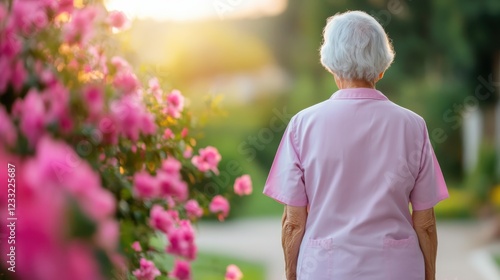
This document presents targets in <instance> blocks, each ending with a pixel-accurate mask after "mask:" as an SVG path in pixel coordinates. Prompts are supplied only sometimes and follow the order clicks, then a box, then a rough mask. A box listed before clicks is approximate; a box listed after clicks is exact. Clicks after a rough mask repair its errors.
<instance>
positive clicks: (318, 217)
mask: <svg viewBox="0 0 500 280" xmlns="http://www.w3.org/2000/svg"><path fill="white" fill-rule="evenodd" d="M264 194H266V195H267V196H269V197H272V198H274V199H276V200H277V201H279V202H281V203H284V204H287V205H291V206H308V207H309V215H308V217H307V224H306V231H305V234H304V238H303V240H302V244H301V246H300V252H299V258H298V267H297V276H298V278H297V279H299V280H332V279H333V280H357V279H360V280H379V279H380V280H391V279H394V280H422V279H424V278H425V277H424V261H423V256H422V252H421V250H420V248H419V244H418V239H417V236H416V233H415V231H414V229H413V227H412V219H411V213H410V207H409V204H411V205H412V208H413V209H414V210H424V209H428V208H432V207H433V206H434V205H436V204H437V203H438V202H439V201H441V200H443V199H445V198H447V197H448V191H447V188H446V184H445V181H444V178H443V175H442V173H441V169H440V167H439V164H438V162H437V160H436V156H435V155H434V151H433V149H432V146H431V143H430V140H429V136H428V133H427V128H426V125H425V121H424V120H423V119H422V117H420V116H419V115H417V114H415V113H413V112H412V111H410V110H407V109H405V108H402V107H400V106H398V105H396V104H394V103H392V102H391V101H389V100H388V99H387V97H386V96H385V95H383V94H382V93H381V92H379V91H377V90H375V89H368V88H355V89H342V90H339V91H337V92H336V93H335V94H334V95H333V96H332V97H331V98H330V99H329V100H326V101H324V102H321V103H319V104H316V105H314V106H312V107H309V108H307V109H305V110H303V111H301V112H299V113H298V114H297V115H295V116H294V117H293V118H292V119H291V121H290V123H289V124H288V127H287V129H286V131H285V133H284V135H283V139H282V140H281V144H280V146H279V148H278V151H277V153H276V157H275V159H274V162H273V165H272V168H271V171H270V173H269V177H268V179H267V182H266V185H265V188H264Z"/></svg>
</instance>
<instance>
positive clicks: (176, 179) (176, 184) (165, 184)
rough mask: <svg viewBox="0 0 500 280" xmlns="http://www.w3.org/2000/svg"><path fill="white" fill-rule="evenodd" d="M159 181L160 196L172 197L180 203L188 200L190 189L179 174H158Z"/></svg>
mask: <svg viewBox="0 0 500 280" xmlns="http://www.w3.org/2000/svg"><path fill="white" fill-rule="evenodd" d="M157 179H158V182H159V184H160V195H162V196H163V197H168V196H172V197H175V198H177V199H178V200H180V201H184V200H186V199H187V197H188V187H187V184H186V182H184V181H182V178H180V176H179V174H173V175H172V174H169V173H166V172H158V175H157Z"/></svg>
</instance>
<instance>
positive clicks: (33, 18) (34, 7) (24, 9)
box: [12, 1, 48, 34]
mask: <svg viewBox="0 0 500 280" xmlns="http://www.w3.org/2000/svg"><path fill="white" fill-rule="evenodd" d="M40 4H41V3H40V2H32V1H14V2H13V7H12V19H13V23H14V26H15V27H16V28H17V29H18V30H19V31H21V32H22V33H25V34H30V33H32V32H34V31H39V30H41V29H43V28H44V27H45V26H47V24H48V19H47V14H46V12H45V9H44V7H42V5H40Z"/></svg>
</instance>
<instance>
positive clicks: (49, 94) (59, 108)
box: [42, 82, 72, 133]
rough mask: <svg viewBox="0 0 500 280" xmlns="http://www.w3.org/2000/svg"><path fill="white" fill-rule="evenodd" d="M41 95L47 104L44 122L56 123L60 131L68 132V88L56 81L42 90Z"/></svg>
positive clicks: (69, 117) (69, 123)
mask: <svg viewBox="0 0 500 280" xmlns="http://www.w3.org/2000/svg"><path fill="white" fill-rule="evenodd" d="M42 97H43V99H44V101H45V103H46V104H47V105H48V106H47V107H48V109H47V115H46V123H57V124H58V125H59V128H60V129H61V130H62V132H65V133H67V132H69V131H70V130H71V128H72V119H71V116H70V114H69V108H68V105H69V92H68V89H67V88H66V87H64V86H63V85H62V84H61V83H58V82H56V83H54V84H53V85H51V86H50V87H48V88H46V89H45V90H44V91H43V93H42Z"/></svg>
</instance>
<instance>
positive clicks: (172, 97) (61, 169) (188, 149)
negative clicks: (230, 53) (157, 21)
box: [0, 0, 252, 280]
mask: <svg viewBox="0 0 500 280" xmlns="http://www.w3.org/2000/svg"><path fill="white" fill-rule="evenodd" d="M88 2H91V3H93V4H88ZM83 3H84V4H85V5H84V6H81V5H76V6H75V5H74V3H73V1H72V0H36V1H35V0H13V1H7V2H0V73H1V75H0V101H1V104H0V166H2V168H7V166H12V167H9V170H14V171H15V172H14V171H13V172H14V173H9V174H10V175H8V174H7V172H5V170H4V171H3V172H1V173H0V180H1V181H2V182H7V180H9V179H12V178H14V179H15V181H14V182H15V187H14V188H15V192H12V193H11V192H10V191H9V192H8V190H7V189H4V190H2V192H1V193H0V207H1V208H2V211H0V218H1V219H2V220H3V221H7V218H16V219H17V220H15V219H14V220H13V221H15V222H14V224H15V234H16V240H15V243H12V244H11V243H8V244H9V245H7V242H2V244H1V247H0V248H1V257H0V258H2V265H1V266H0V267H1V271H0V274H2V275H7V277H9V278H10V279H30V280H38V279H47V280H49V279H51V280H53V279H82V280H87V279H96V280H98V279H134V278H135V279H139V280H152V279H156V278H157V277H158V276H160V275H161V276H162V277H163V279H165V278H167V277H168V279H179V280H189V279H193V277H194V276H193V273H192V271H191V266H190V263H191V261H193V260H195V259H196V256H197V246H196V231H195V228H194V227H193V223H195V222H196V221H198V220H199V219H201V218H203V217H205V216H210V215H213V216H215V217H217V218H218V219H219V220H221V221H222V220H224V219H225V218H226V217H227V216H228V215H229V210H230V204H229V200H228V199H229V198H230V197H231V196H233V194H232V193H212V192H211V193H207V192H206V191H205V186H206V185H207V184H208V183H210V182H211V180H213V178H214V176H216V175H217V174H218V164H219V162H220V161H221V155H220V154H219V152H218V150H217V149H216V148H215V147H212V146H209V147H197V146H196V143H197V141H196V139H194V138H193V137H192V135H194V133H193V131H196V129H197V128H196V127H194V126H193V124H194V123H195V117H194V116H193V115H192V113H191V112H189V111H188V109H187V108H186V102H185V101H186V100H185V97H184V96H183V95H182V93H181V92H180V91H179V90H176V89H167V88H164V87H163V86H162V83H161V81H159V80H158V79H157V78H155V77H148V76H144V75H140V73H136V72H135V71H134V68H133V67H132V65H131V64H129V63H128V62H127V61H126V60H125V59H124V58H122V57H120V56H119V54H117V53H113V51H112V50H110V46H112V45H113V44H114V43H115V42H113V41H112V40H113V39H112V33H113V32H115V31H119V30H122V29H125V28H127V27H128V26H129V24H130V23H129V21H128V20H127V18H126V17H125V16H124V14H123V13H121V12H119V11H112V12H108V11H106V10H105V9H104V7H103V6H102V4H100V3H99V1H83ZM144 82H145V83H144ZM9 164H10V165H9ZM9 172H10V171H9ZM2 186H6V184H5V183H3V184H2ZM9 188H11V187H9ZM228 189H229V190H230V188H228ZM251 191H252V186H251V180H250V177H249V176H248V175H245V176H243V177H240V178H239V179H238V180H237V181H236V182H235V183H234V192H235V193H236V194H237V195H248V194H250V193H251ZM9 199H10V200H9ZM8 204H9V206H8ZM11 204H15V206H11ZM7 209H12V210H9V211H6V210H7ZM0 233H1V234H2V236H9V234H10V229H9V228H6V227H5V226H4V227H2V230H1V232H0ZM11 246H13V247H14V248H15V250H12V247H11ZM11 251H14V255H13V254H12V252H11ZM158 260H167V262H159V261H158ZM12 271H15V273H12ZM224 277H226V278H228V277H229V278H230V279H240V278H241V272H240V271H239V269H238V268H237V267H236V268H235V267H231V269H230V270H229V268H228V272H227V274H226V275H221V279H223V278H224Z"/></svg>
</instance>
